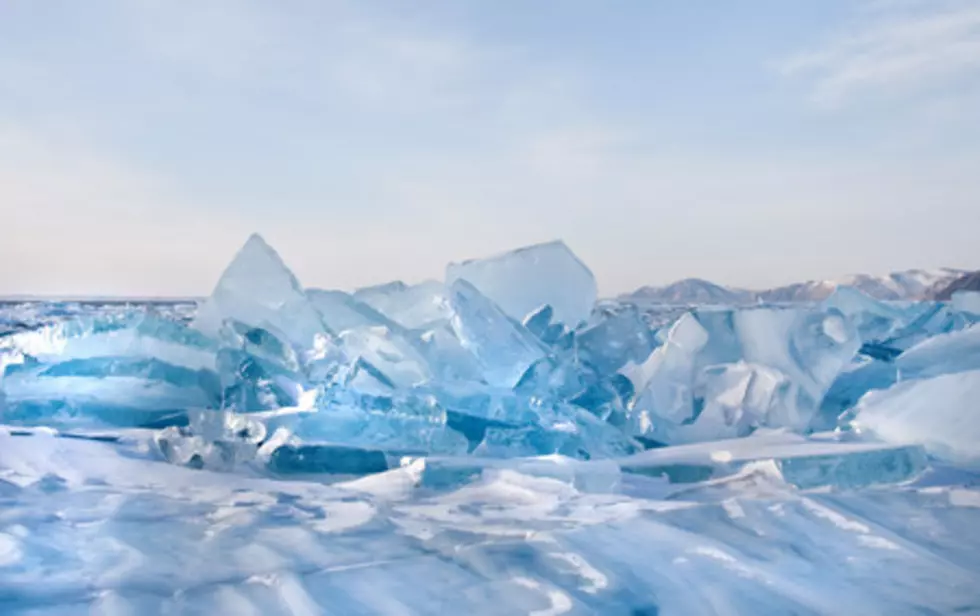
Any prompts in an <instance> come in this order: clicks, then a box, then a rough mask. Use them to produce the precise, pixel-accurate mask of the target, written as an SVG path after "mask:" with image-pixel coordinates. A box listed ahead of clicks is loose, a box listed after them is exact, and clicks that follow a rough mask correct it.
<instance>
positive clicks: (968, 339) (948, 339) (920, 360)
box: [895, 324, 980, 379]
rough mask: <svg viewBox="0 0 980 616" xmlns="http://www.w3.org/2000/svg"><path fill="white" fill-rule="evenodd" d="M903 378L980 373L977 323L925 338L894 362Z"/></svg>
mask: <svg viewBox="0 0 980 616" xmlns="http://www.w3.org/2000/svg"><path fill="white" fill-rule="evenodd" d="M895 366H896V368H897V369H898V370H899V374H900V375H901V378H902V379H917V378H925V377H932V376H939V375H940V374H947V373H950V372H964V371H966V370H980V324H978V325H974V326H972V327H969V328H967V329H962V330H959V331H955V332H950V333H948V334H940V335H938V336H933V337H932V338H927V339H926V340H924V341H922V342H920V343H919V344H917V345H915V346H913V347H912V348H910V349H909V350H907V351H905V352H904V353H902V354H901V355H900V356H899V357H898V359H896V360H895Z"/></svg>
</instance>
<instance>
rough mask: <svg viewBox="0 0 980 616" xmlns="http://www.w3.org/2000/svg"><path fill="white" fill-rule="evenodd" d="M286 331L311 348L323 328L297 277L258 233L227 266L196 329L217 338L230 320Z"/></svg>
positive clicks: (298, 343)
mask: <svg viewBox="0 0 980 616" xmlns="http://www.w3.org/2000/svg"><path fill="white" fill-rule="evenodd" d="M229 319H231V320H234V321H238V322H241V323H244V324H246V325H251V326H253V327H264V328H269V329H273V330H276V331H278V332H280V333H282V334H283V335H284V336H285V337H286V338H287V339H288V340H289V342H290V343H292V344H294V345H296V346H298V347H300V348H309V347H311V346H312V345H313V339H314V337H315V336H316V335H317V334H322V333H324V332H325V328H324V325H323V322H322V321H321V319H320V315H319V314H318V313H317V311H316V310H315V309H314V308H313V306H312V305H311V304H310V302H309V300H308V299H307V297H306V295H305V294H304V293H303V288H302V286H300V284H299V281H298V280H296V276H294V275H293V273H292V272H291V271H290V270H289V268H288V267H286V265H285V264H284V263H283V262H282V259H281V258H280V257H279V255H278V254H277V253H276V251H275V250H273V249H272V247H271V246H269V245H268V244H266V242H265V240H263V239H262V237H261V236H259V235H258V234H255V235H252V236H251V237H250V238H248V241H247V242H245V245H244V246H243V247H242V248H241V250H239V251H238V254H236V255H235V258H234V259H233V260H232V262H231V264H230V265H229V266H228V267H227V268H226V269H225V271H224V273H223V274H222V275H221V278H220V279H219V280H218V284H217V285H216V286H215V288H214V291H213V292H212V293H211V296H210V297H209V298H208V299H207V301H205V302H204V304H203V305H202V306H201V308H200V310H199V311H198V314H197V317H196V318H195V319H194V327H195V328H197V329H198V330H200V331H201V332H203V333H205V334H207V335H209V336H212V337H216V336H217V335H218V333H219V332H220V331H221V327H222V324H223V323H224V322H225V321H226V320H229Z"/></svg>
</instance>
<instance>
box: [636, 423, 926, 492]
mask: <svg viewBox="0 0 980 616" xmlns="http://www.w3.org/2000/svg"><path fill="white" fill-rule="evenodd" d="M765 460H772V461H773V462H774V463H775V466H776V468H777V469H778V470H779V471H780V472H781V473H782V476H783V478H784V479H785V480H786V481H787V482H788V483H790V484H793V485H795V486H797V487H799V488H803V489H812V488H818V487H833V488H839V489H851V488H858V487H863V486H868V485H874V484H887V483H897V482H901V481H906V480H908V479H911V478H912V477H914V476H915V475H917V474H918V473H920V472H922V470H923V469H924V468H925V467H926V457H925V455H924V453H923V451H922V449H921V448H920V447H917V446H914V445H912V446H907V445H898V446H895V445H889V444H885V443H869V442H842V441H840V440H838V439H835V438H834V437H833V436H832V435H826V434H821V435H814V436H812V437H809V438H807V437H802V436H799V435H795V434H790V433H786V432H765V433H757V434H755V435H752V436H749V437H747V438H739V439H729V440H720V441H713V442H706V443H696V444H691V445H678V446H674V447H665V448H661V449H651V450H648V451H644V452H641V453H638V454H636V455H633V456H630V457H627V458H623V459H622V460H620V466H621V467H622V469H623V470H625V471H627V472H630V473H636V474H642V475H649V476H666V477H667V478H669V479H670V481H671V482H672V483H691V482H698V481H704V480H705V479H708V478H709V477H711V476H719V475H726V474H731V473H734V472H737V471H739V470H740V469H742V468H744V467H745V466H746V465H747V464H752V463H757V462H761V461H765Z"/></svg>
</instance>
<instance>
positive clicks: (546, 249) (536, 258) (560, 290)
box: [446, 241, 597, 327]
mask: <svg viewBox="0 0 980 616" xmlns="http://www.w3.org/2000/svg"><path fill="white" fill-rule="evenodd" d="M460 279H462V280H466V281H467V282H469V283H470V284H472V285H473V286H474V287H476V288H477V289H479V291H480V292H481V293H482V294H483V295H485V296H486V297H488V298H489V299H490V300H491V301H493V302H494V303H495V304H497V305H498V306H500V308H501V309H502V310H503V311H504V313H506V314H507V315H508V316H509V317H511V318H512V319H514V320H516V321H522V320H523V319H524V317H525V316H526V315H528V314H529V313H531V312H532V311H534V310H537V309H538V308H540V307H541V306H543V305H545V304H547V305H549V306H551V308H552V310H553V311H554V318H555V320H556V321H558V322H560V323H564V324H565V325H567V326H569V327H575V326H577V325H578V324H579V323H581V322H583V321H585V320H586V319H588V317H589V314H590V313H591V312H592V308H593V307H594V306H595V302H596V297H597V288H596V281H595V277H594V276H593V275H592V272H591V271H590V270H589V268H588V267H586V266H585V264H584V263H582V262H581V261H580V260H579V259H578V257H576V256H575V255H574V254H573V253H572V251H571V250H569V248H568V246H566V245H565V244H564V243H563V242H560V241H556V242H549V243H546V244H537V245H534V246H528V247H526V248H520V249H518V250H513V251H511V252H506V253H503V254H499V255H496V256H493V257H488V258H485V259H475V260H472V261H464V262H462V263H453V264H451V265H449V267H448V268H447V269H446V284H447V286H448V285H452V284H453V283H454V282H455V281H457V280H460Z"/></svg>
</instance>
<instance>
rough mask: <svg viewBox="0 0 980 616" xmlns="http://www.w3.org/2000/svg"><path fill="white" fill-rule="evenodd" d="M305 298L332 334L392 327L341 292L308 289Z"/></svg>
mask: <svg viewBox="0 0 980 616" xmlns="http://www.w3.org/2000/svg"><path fill="white" fill-rule="evenodd" d="M306 296H307V297H308V298H309V299H310V302H311V303H312V304H313V307H314V308H315V309H316V310H317V312H319V313H320V316H321V317H323V323H324V325H326V326H327V327H328V328H329V329H330V331H331V332H333V333H334V334H340V333H341V332H344V331H347V330H349V329H357V328H361V327H375V326H378V325H381V326H385V327H393V326H394V324H393V323H392V322H391V321H390V320H389V319H388V318H387V317H385V316H384V315H383V314H381V313H379V312H378V311H377V310H375V309H373V308H371V307H370V306H368V305H366V304H364V303H362V302H359V301H357V300H356V299H354V298H353V297H351V296H350V295H349V294H347V293H344V292H343V291H324V290H322V289H310V290H309V291H307V292H306Z"/></svg>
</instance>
